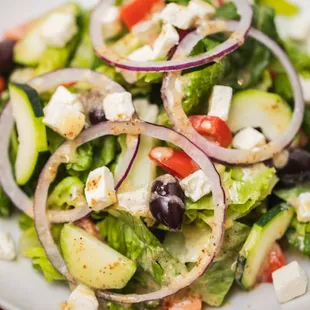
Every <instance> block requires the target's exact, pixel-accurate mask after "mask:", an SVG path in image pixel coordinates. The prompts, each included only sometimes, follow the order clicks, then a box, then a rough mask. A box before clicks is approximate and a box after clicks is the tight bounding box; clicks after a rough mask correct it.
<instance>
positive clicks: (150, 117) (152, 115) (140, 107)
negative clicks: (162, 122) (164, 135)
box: [133, 99, 159, 123]
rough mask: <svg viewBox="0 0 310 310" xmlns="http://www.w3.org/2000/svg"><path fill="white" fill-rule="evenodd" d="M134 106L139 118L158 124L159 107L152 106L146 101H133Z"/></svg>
mask: <svg viewBox="0 0 310 310" xmlns="http://www.w3.org/2000/svg"><path fill="white" fill-rule="evenodd" d="M133 105H134V106H135V109H136V111H137V114H138V117H139V118H140V119H141V120H143V121H145V122H149V123H156V119H157V116H158V113H159V109H158V106H157V105H156V104H151V103H150V102H149V101H148V100H146V99H136V100H134V101H133Z"/></svg>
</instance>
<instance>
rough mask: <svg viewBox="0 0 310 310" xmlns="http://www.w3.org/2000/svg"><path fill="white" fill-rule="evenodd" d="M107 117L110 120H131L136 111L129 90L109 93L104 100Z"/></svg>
mask: <svg viewBox="0 0 310 310" xmlns="http://www.w3.org/2000/svg"><path fill="white" fill-rule="evenodd" d="M103 110H104V113H105V117H106V118H107V119H108V120H110V121H129V120H131V118H132V116H133V114H134V113H135V108H134V106H133V104H132V96H131V93H129V92H122V93H113V94H108V95H107V96H106V97H105V98H104V100H103Z"/></svg>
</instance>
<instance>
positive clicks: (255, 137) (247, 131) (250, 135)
mask: <svg viewBox="0 0 310 310" xmlns="http://www.w3.org/2000/svg"><path fill="white" fill-rule="evenodd" d="M264 144H266V138H265V136H264V135H263V134H262V133H260V132H259V131H258V130H256V129H254V128H252V127H246V128H243V129H241V130H240V131H239V132H238V133H237V134H236V135H235V136H234V138H233V140H232V145H233V147H234V148H235V149H240V150H252V149H254V148H255V147H258V146H262V145H264Z"/></svg>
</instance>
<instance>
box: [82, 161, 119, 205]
mask: <svg viewBox="0 0 310 310" xmlns="http://www.w3.org/2000/svg"><path fill="white" fill-rule="evenodd" d="M114 187H115V184H114V177H113V174H112V173H111V171H110V170H109V168H107V167H105V166H104V167H101V168H97V169H95V170H93V171H91V172H90V173H89V175H88V178H87V181H86V186H85V196H86V200H87V203H88V205H89V207H90V208H91V209H93V210H94V211H101V210H103V209H104V208H106V207H109V206H110V205H112V204H113V203H115V202H116V194H115V189H114Z"/></svg>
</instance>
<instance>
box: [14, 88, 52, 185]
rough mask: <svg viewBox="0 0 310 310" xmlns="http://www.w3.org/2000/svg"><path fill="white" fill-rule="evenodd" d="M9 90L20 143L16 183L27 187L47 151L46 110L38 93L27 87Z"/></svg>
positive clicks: (16, 163)
mask: <svg viewBox="0 0 310 310" xmlns="http://www.w3.org/2000/svg"><path fill="white" fill-rule="evenodd" d="M9 91H10V97H11V103H12V107H13V116H14V119H15V122H16V126H17V133H18V140H19V145H18V151H17V156H16V161H15V175H16V181H17V183H18V184H19V185H25V184H26V183H27V182H28V181H29V180H30V179H31V176H32V175H33V174H34V172H35V170H36V165H37V163H38V162H39V161H40V160H39V159H40V155H41V153H44V154H46V152H47V151H48V143H47V136H46V128H45V125H44V124H43V122H42V119H43V116H44V114H43V107H42V104H41V101H40V97H39V94H38V93H37V91H36V90H35V89H33V88H31V87H30V86H28V85H25V84H14V83H11V84H10V85H9ZM44 157H45V156H44Z"/></svg>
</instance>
